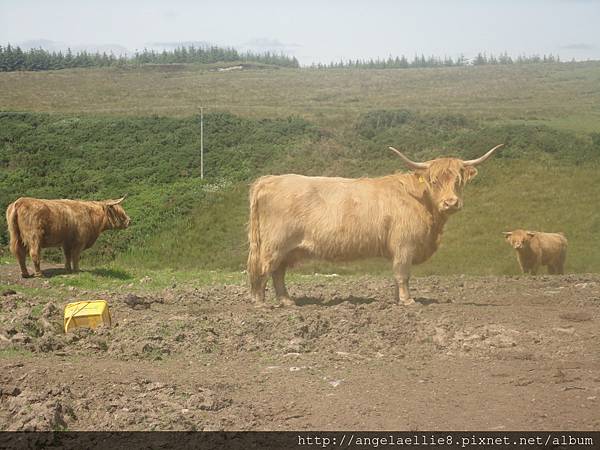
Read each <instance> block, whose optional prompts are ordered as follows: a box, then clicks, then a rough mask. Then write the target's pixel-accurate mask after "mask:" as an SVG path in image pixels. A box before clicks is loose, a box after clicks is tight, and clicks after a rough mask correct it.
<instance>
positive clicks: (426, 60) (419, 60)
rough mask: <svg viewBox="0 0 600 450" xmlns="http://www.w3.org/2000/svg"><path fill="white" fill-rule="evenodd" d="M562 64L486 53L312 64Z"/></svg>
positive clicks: (397, 66) (340, 66) (390, 66)
mask: <svg viewBox="0 0 600 450" xmlns="http://www.w3.org/2000/svg"><path fill="white" fill-rule="evenodd" d="M558 62H561V60H560V57H559V56H554V55H552V54H550V55H542V56H540V55H530V56H526V55H520V56H517V57H516V58H513V57H511V56H509V55H508V54H507V53H502V54H500V55H499V56H495V55H493V54H491V55H489V56H488V55H487V54H486V53H478V54H477V56H476V57H475V58H466V57H465V56H464V55H461V56H459V57H457V58H451V57H444V58H440V57H436V56H429V57H425V55H423V54H421V55H415V56H414V58H413V59H412V60H409V59H408V58H407V57H406V56H404V55H402V56H400V57H399V56H396V57H395V58H394V57H392V56H390V57H389V58H387V59H379V58H378V59H368V60H366V59H356V60H352V59H350V60H347V61H343V60H342V61H339V62H330V63H329V64H323V63H318V64H314V63H313V64H312V65H311V68H313V69H409V68H417V67H454V66H469V65H473V66H481V65H486V64H535V63H558Z"/></svg>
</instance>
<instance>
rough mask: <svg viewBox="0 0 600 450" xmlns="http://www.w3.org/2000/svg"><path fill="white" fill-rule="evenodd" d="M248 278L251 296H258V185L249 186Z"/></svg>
mask: <svg viewBox="0 0 600 450" xmlns="http://www.w3.org/2000/svg"><path fill="white" fill-rule="evenodd" d="M248 242H249V250H248V265H247V267H246V268H247V271H248V280H249V282H250V291H251V292H252V296H253V297H254V298H255V299H256V298H260V296H261V289H262V262H261V258H260V247H261V242H260V217H259V214H258V186H257V183H255V184H253V185H252V186H251V187H250V220H249V222H248Z"/></svg>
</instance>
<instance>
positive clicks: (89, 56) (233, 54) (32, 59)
mask: <svg viewBox="0 0 600 450" xmlns="http://www.w3.org/2000/svg"><path fill="white" fill-rule="evenodd" d="M216 62H254V63H262V64H270V65H275V66H281V67H295V68H297V67H300V64H299V63H298V60H297V59H296V58H294V57H290V56H287V55H284V54H276V53H270V52H265V53H253V52H238V51H237V50H235V49H234V48H226V47H217V46H212V47H195V46H193V45H191V46H187V47H186V46H181V47H177V48H175V49H173V50H163V51H155V50H148V49H144V50H143V51H136V52H135V54H133V55H119V56H116V55H114V54H113V53H106V52H102V53H100V52H95V53H91V52H87V51H85V50H83V51H78V52H75V53H74V52H72V51H71V49H67V51H66V52H64V53H63V52H62V51H58V52H56V51H53V52H50V51H48V50H44V49H42V48H32V49H29V50H23V49H21V48H20V47H19V46H12V45H10V44H8V45H6V46H4V47H3V46H1V45H0V72H13V71H18V70H32V71H39V70H59V69H69V68H75V67H108V66H120V67H122V66H132V65H133V66H136V65H142V64H190V63H202V64H211V63H216Z"/></svg>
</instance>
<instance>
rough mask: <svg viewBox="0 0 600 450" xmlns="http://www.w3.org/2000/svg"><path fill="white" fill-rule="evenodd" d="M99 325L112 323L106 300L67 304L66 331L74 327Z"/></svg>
mask: <svg viewBox="0 0 600 450" xmlns="http://www.w3.org/2000/svg"><path fill="white" fill-rule="evenodd" d="M99 325H106V326H109V327H110V326H111V325H112V319H111V317H110V311H109V310H108V303H106V301H105V300H90V301H84V302H75V303H69V304H68V305H67V306H65V333H66V332H67V331H69V330H71V329H73V328H79V327H86V328H96V327H97V326H99Z"/></svg>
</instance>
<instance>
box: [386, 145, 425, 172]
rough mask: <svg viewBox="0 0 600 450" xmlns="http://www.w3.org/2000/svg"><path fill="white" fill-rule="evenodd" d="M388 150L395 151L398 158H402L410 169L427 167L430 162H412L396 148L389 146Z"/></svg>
mask: <svg viewBox="0 0 600 450" xmlns="http://www.w3.org/2000/svg"><path fill="white" fill-rule="evenodd" d="M389 149H390V150H392V151H393V152H396V153H397V154H398V156H399V157H400V158H402V161H404V163H405V164H406V165H407V166H408V167H410V168H411V169H415V170H417V169H428V168H429V166H430V164H431V163H426V162H414V161H411V160H410V159H408V158H407V157H406V156H404V155H403V154H402V153H400V152H399V151H398V150H396V149H395V148H394V147H389Z"/></svg>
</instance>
